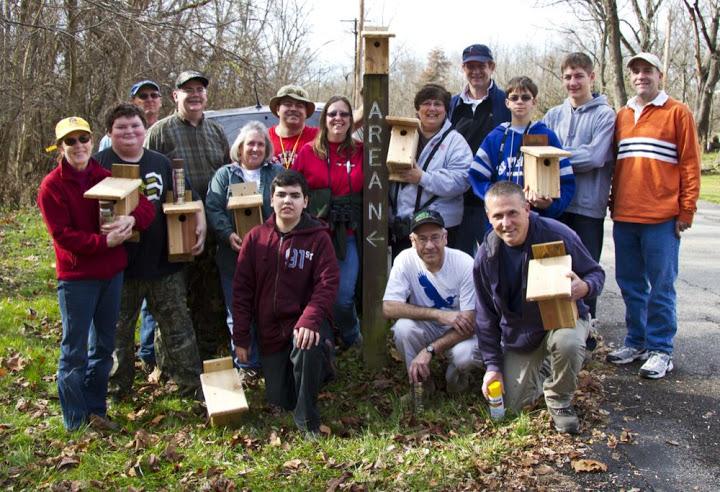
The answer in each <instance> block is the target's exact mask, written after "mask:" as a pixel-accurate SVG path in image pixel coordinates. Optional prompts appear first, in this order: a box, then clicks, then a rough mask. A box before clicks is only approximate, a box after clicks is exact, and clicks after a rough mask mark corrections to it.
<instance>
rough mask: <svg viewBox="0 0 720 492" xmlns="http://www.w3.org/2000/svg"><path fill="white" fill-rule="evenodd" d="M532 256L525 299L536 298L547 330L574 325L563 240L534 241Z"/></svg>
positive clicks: (569, 260) (568, 263)
mask: <svg viewBox="0 0 720 492" xmlns="http://www.w3.org/2000/svg"><path fill="white" fill-rule="evenodd" d="M532 251H533V259H532V260H530V264H529V265H528V278H527V292H526V299H527V300H528V301H537V303H538V307H539V308H540V316H541V317H542V322H543V327H544V328H545V329H546V330H555V329H557V328H574V327H575V321H576V320H577V317H578V311H577V304H576V303H575V301H573V300H571V299H570V292H571V284H572V280H571V279H570V277H568V276H567V273H568V272H570V271H571V270H572V257H571V256H570V255H567V254H565V244H564V243H563V242H562V241H554V242H551V243H541V244H533V245H532Z"/></svg>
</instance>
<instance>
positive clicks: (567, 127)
mask: <svg viewBox="0 0 720 492" xmlns="http://www.w3.org/2000/svg"><path fill="white" fill-rule="evenodd" d="M543 121H544V122H545V124H546V125H547V126H549V127H550V128H551V129H552V130H553V131H554V132H555V133H556V134H557V136H558V138H559V139H560V141H561V142H562V144H563V148H564V149H565V150H567V151H569V152H572V155H571V156H570V163H571V164H572V167H573V173H575V196H574V197H573V199H572V201H571V202H570V205H568V207H567V209H566V210H565V211H566V212H570V213H574V214H578V215H584V216H587V217H594V218H597V219H601V218H603V217H605V213H606V210H607V204H608V197H609V196H610V180H611V178H612V172H613V162H614V157H613V150H612V149H613V147H612V143H613V135H614V132H615V111H614V110H613V108H612V107H610V105H609V104H608V102H607V98H606V97H605V96H602V95H599V96H595V97H593V98H592V99H591V100H590V101H588V102H586V103H585V104H583V105H582V106H579V107H578V108H576V109H573V108H572V106H571V105H570V100H569V99H566V100H565V102H563V103H562V104H561V105H559V106H555V107H554V108H552V109H550V111H548V112H547V114H546V115H545V117H544V118H543Z"/></svg>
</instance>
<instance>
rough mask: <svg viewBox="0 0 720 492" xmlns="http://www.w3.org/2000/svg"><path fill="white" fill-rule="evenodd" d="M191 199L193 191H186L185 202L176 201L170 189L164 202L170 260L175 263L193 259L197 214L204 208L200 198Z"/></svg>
mask: <svg viewBox="0 0 720 492" xmlns="http://www.w3.org/2000/svg"><path fill="white" fill-rule="evenodd" d="M191 200H192V193H191V192H190V191H186V192H185V200H184V203H175V199H174V196H173V193H172V191H168V192H167V195H166V199H165V203H163V212H164V213H165V219H166V220H167V229H168V261H170V262H173V263H179V262H183V261H193V255H192V247H193V245H194V244H195V242H196V241H197V237H196V235H195V229H196V228H197V217H196V216H195V214H196V213H197V212H201V211H202V210H204V209H203V203H202V202H201V201H200V200H196V201H191Z"/></svg>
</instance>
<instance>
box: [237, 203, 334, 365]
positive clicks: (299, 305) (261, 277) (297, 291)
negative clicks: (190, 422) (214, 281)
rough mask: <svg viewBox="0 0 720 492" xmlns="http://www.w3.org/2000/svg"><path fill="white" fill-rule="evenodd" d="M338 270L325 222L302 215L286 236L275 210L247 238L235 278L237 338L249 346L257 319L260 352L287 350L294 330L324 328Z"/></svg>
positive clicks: (332, 300) (241, 251) (243, 345)
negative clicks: (251, 328)
mask: <svg viewBox="0 0 720 492" xmlns="http://www.w3.org/2000/svg"><path fill="white" fill-rule="evenodd" d="M339 279H340V272H339V270H338V266H337V260H336V259H335V251H334V249H333V245H332V242H331V241H330V235H329V234H328V228H327V226H325V225H323V224H322V223H321V222H319V221H318V220H316V219H314V218H312V217H310V216H309V215H308V214H307V213H303V216H302V218H301V219H300V223H299V224H298V225H297V226H296V227H295V229H293V230H292V231H290V232H288V233H287V234H285V235H282V234H281V233H280V231H278V230H277V228H276V227H275V214H273V215H271V216H270V218H268V220H266V221H265V223H264V224H262V225H259V226H256V227H255V228H253V229H252V230H251V231H250V232H249V233H248V234H247V236H245V238H244V239H243V243H242V248H241V249H240V253H239V255H238V262H237V267H236V268H235V277H234V279H233V301H232V315H233V342H234V343H235V345H236V346H238V347H243V348H248V347H249V346H250V325H251V323H252V322H253V321H255V322H256V325H257V329H258V339H259V345H260V352H261V353H262V354H264V355H267V354H272V353H275V352H279V351H281V350H283V349H285V348H286V347H287V345H288V343H290V341H291V340H292V336H293V330H295V329H298V328H301V327H304V328H308V329H311V330H314V331H319V330H320V325H321V324H322V322H323V321H324V320H329V319H330V318H331V314H332V306H333V303H334V302H335V297H336V296H337V289H338V284H339V281H340V280H339Z"/></svg>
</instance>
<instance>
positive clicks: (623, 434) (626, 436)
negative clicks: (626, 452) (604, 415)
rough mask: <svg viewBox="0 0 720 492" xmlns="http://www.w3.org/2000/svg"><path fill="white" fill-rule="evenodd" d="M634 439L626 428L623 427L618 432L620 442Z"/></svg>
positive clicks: (628, 441) (626, 442) (627, 442)
mask: <svg viewBox="0 0 720 492" xmlns="http://www.w3.org/2000/svg"><path fill="white" fill-rule="evenodd" d="M634 440H635V437H634V434H633V433H632V432H630V431H629V430H627V429H623V431H622V432H621V433H620V442H622V443H625V444H630V443H631V442H633V441H634Z"/></svg>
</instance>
